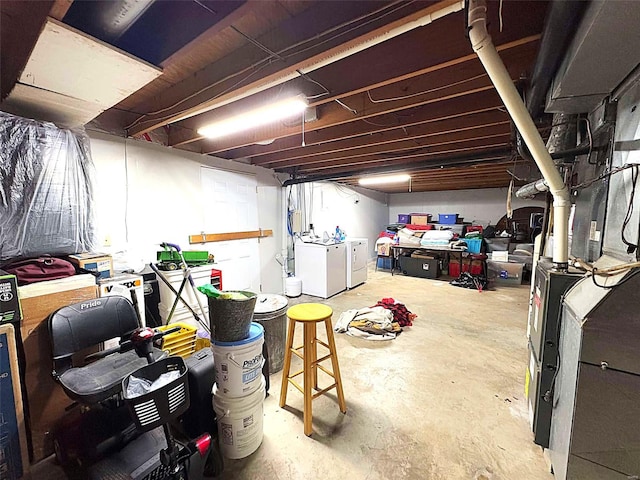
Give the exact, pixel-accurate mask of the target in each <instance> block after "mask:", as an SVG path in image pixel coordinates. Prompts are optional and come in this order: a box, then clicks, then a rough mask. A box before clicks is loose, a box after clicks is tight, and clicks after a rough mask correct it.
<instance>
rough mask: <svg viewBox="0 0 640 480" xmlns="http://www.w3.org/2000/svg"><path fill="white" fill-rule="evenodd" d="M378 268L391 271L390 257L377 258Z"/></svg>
mask: <svg viewBox="0 0 640 480" xmlns="http://www.w3.org/2000/svg"><path fill="white" fill-rule="evenodd" d="M378 268H387V269H389V270H390V269H391V257H378Z"/></svg>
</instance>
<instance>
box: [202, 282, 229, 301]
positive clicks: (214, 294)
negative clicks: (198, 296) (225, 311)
mask: <svg viewBox="0 0 640 480" xmlns="http://www.w3.org/2000/svg"><path fill="white" fill-rule="evenodd" d="M198 291H199V292H200V293H203V294H205V295H206V296H207V297H210V298H218V297H220V296H221V295H222V293H223V292H222V291H221V290H218V289H217V288H216V287H214V286H213V285H211V284H210V283H207V284H206V285H202V286H200V287H198Z"/></svg>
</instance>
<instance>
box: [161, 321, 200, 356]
mask: <svg viewBox="0 0 640 480" xmlns="http://www.w3.org/2000/svg"><path fill="white" fill-rule="evenodd" d="M175 327H180V330H179V331H177V332H173V333H170V334H169V335H166V336H164V337H162V350H164V351H165V352H169V355H178V356H180V357H182V358H186V357H188V356H189V355H191V354H192V353H193V352H195V350H196V340H197V335H196V334H197V332H198V329H197V328H196V327H193V326H191V325H189V324H187V323H180V322H176V323H171V324H169V325H163V326H161V327H158V330H160V331H166V330H170V329H172V328H175Z"/></svg>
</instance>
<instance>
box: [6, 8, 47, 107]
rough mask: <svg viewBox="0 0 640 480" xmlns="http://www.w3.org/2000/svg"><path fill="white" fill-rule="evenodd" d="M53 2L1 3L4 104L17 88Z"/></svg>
mask: <svg viewBox="0 0 640 480" xmlns="http://www.w3.org/2000/svg"><path fill="white" fill-rule="evenodd" d="M52 5H53V0H46V1H40V0H33V1H28V2H26V1H24V0H2V1H0V45H2V55H0V101H2V100H4V99H5V98H6V97H7V95H9V92H10V91H11V90H12V89H13V86H14V85H15V83H16V81H17V80H18V77H19V76H20V74H21V73H22V70H23V69H24V67H25V65H26V64H27V60H28V59H29V55H30V54H31V50H33V47H34V46H35V44H36V41H37V40H38V37H39V36H40V31H41V30H42V28H43V27H44V24H45V22H46V21H47V15H48V14H49V11H50V10H51V7H52Z"/></svg>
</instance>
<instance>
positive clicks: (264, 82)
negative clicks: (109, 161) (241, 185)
mask: <svg viewBox="0 0 640 480" xmlns="http://www.w3.org/2000/svg"><path fill="white" fill-rule="evenodd" d="M457 2H458V0H442V1H440V2H437V3H435V4H432V5H429V6H428V7H426V8H424V9H422V10H419V11H417V12H415V13H413V14H411V15H408V16H407V17H405V18H402V19H400V20H396V21H394V22H391V23H389V24H387V25H385V26H383V27H379V28H376V29H374V30H372V31H371V32H368V33H366V34H364V35H361V36H359V37H356V38H354V39H352V40H349V41H347V42H344V43H343V44H341V45H339V46H337V47H333V48H330V49H328V50H326V51H324V52H321V53H317V54H315V55H312V56H310V57H309V58H305V59H304V60H301V61H298V62H295V63H293V64H292V65H287V66H286V67H285V68H278V69H275V68H270V69H265V71H267V72H269V73H267V74H266V75H264V76H263V77H261V78H259V79H258V80H254V81H252V82H249V83H247V84H245V85H243V86H240V87H238V88H235V89H233V90H231V91H228V90H229V88H230V86H232V85H233V84H235V83H237V79H234V78H232V79H229V80H228V81H225V82H222V83H221V84H220V85H218V88H215V89H211V90H210V91H209V92H207V97H209V99H208V100H204V101H202V100H201V97H198V96H197V95H196V96H195V97H194V98H193V99H192V100H189V101H187V102H184V103H183V104H182V105H181V106H180V110H179V111H177V109H173V110H174V111H175V112H176V113H174V114H167V113H166V112H165V114H164V116H167V118H162V117H158V119H157V120H156V121H153V122H149V123H146V124H144V125H142V124H141V125H138V126H136V127H133V128H132V129H131V130H130V131H129V134H130V135H132V136H137V135H141V134H143V133H146V132H150V131H151V130H155V129H156V128H159V127H162V126H164V125H168V124H170V123H175V122H178V121H180V120H184V119H185V118H189V117H193V116H194V115H199V114H202V113H204V112H208V111H210V110H213V109H215V108H218V107H221V106H223V105H227V104H229V103H231V102H234V101H237V100H240V99H243V98H246V97H249V96H250V95H254V94H256V93H260V92H263V91H264V90H266V89H268V88H271V87H274V86H277V85H281V84H283V83H285V82H287V81H289V80H292V79H295V78H298V77H299V76H300V75H299V73H298V71H312V70H313V69H314V68H315V67H317V66H319V65H322V63H323V62H325V61H326V60H327V59H330V58H332V57H336V56H339V55H342V54H343V53H344V52H346V51H348V50H350V49H352V48H354V47H358V46H360V45H362V44H363V43H366V42H369V41H371V40H372V39H375V38H378V37H380V36H382V35H385V34H386V32H388V31H389V30H391V29H393V28H396V27H400V26H402V25H404V24H406V23H409V22H415V21H416V20H418V19H420V18H422V17H424V16H425V15H430V14H432V13H435V12H437V11H439V10H441V9H443V8H445V7H448V6H450V5H453V4H455V3H457ZM278 67H280V64H278ZM222 92H225V93H222Z"/></svg>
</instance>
